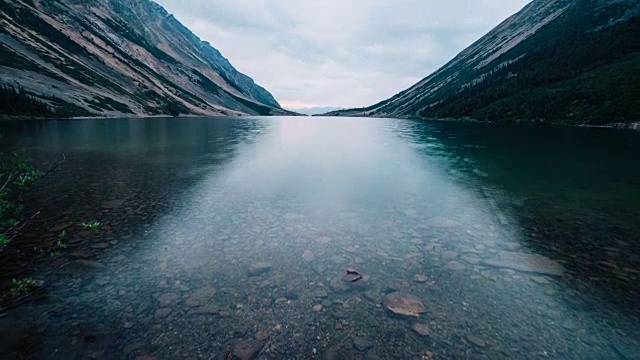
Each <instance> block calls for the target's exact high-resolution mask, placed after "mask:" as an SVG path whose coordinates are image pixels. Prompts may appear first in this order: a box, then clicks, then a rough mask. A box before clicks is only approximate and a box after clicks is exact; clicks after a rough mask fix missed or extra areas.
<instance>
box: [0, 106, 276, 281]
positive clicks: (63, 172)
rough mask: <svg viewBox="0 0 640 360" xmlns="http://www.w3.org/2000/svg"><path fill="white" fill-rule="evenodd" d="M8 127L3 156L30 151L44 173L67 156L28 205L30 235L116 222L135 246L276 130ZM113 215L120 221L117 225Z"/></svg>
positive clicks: (168, 125)
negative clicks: (185, 198)
mask: <svg viewBox="0 0 640 360" xmlns="http://www.w3.org/2000/svg"><path fill="white" fill-rule="evenodd" d="M4 125H5V126H4V127H3V130H2V133H3V134H2V135H3V138H2V144H1V145H2V151H5V152H7V153H8V152H10V151H12V150H13V149H20V148H25V149H26V150H27V153H28V154H29V155H30V156H31V157H33V158H34V161H35V163H36V164H38V165H40V167H42V168H46V167H47V166H48V165H49V164H51V163H54V162H57V161H58V160H59V159H60V157H61V155H60V154H61V153H64V154H65V155H66V161H65V162H64V164H62V166H61V167H60V168H59V169H58V170H57V171H56V172H54V173H52V174H50V175H49V176H47V177H46V178H45V179H44V180H43V181H42V182H41V183H40V185H39V190H38V191H36V192H34V193H33V194H32V195H31V196H30V197H29V198H28V199H27V204H26V205H27V207H28V209H29V210H30V211H33V212H35V211H41V214H40V215H39V217H38V220H39V221H38V222H34V223H33V224H32V225H31V228H30V231H29V233H30V234H31V235H32V236H31V237H33V239H32V240H34V241H37V240H38V239H37V238H39V237H42V236H43V237H44V239H45V240H46V238H47V237H51V236H57V234H54V233H52V232H50V231H49V229H50V228H51V227H55V225H59V224H61V223H62V224H64V223H72V224H75V225H74V226H71V227H69V228H67V229H66V231H67V232H68V233H69V235H70V236H71V235H73V234H76V233H78V232H79V231H80V230H82V229H80V228H79V225H78V224H80V223H82V222H83V221H89V220H91V219H99V220H100V219H101V218H105V219H109V222H110V223H111V224H107V225H111V226H113V227H116V226H125V227H127V228H128V229H126V231H123V233H128V234H129V235H128V237H129V238H136V237H137V235H139V234H140V233H142V232H143V231H144V228H142V227H141V226H140V225H141V224H144V223H147V222H149V221H151V220H152V219H153V218H154V217H156V216H160V215H161V214H162V213H163V212H164V211H167V210H168V209H170V208H171V207H172V206H173V204H174V202H178V201H177V199H178V198H179V197H180V196H181V194H183V193H184V192H185V191H187V190H188V189H189V188H190V187H191V186H193V185H195V184H197V183H198V182H199V181H201V179H203V178H204V177H205V176H207V175H211V174H212V173H215V172H217V171H221V170H222V169H223V168H224V167H225V166H227V165H228V164H229V163H230V162H231V161H233V159H234V158H235V157H236V156H237V155H238V153H239V152H240V151H241V150H242V148H243V147H244V146H246V145H247V144H249V143H251V142H253V141H255V139H256V138H257V137H258V136H260V135H261V134H264V133H265V132H266V131H268V128H269V125H268V124H265V123H261V122H259V121H257V120H255V119H251V118H244V119H241V120H239V119H225V118H215V119H205V118H186V119H174V118H171V119H148V120H141V119H91V120H82V121H71V120H67V121H33V122H8V123H5V124H4ZM113 201H115V203H118V202H122V203H123V205H122V206H120V207H118V208H117V209H116V208H111V207H110V205H108V204H109V203H110V202H113ZM105 204H107V205H105ZM114 212H115V213H116V216H115V217H117V218H121V221H120V220H113V218H114V214H113V213H114ZM103 221H105V220H103ZM112 231H114V232H122V229H113V230H112ZM29 240H30V239H26V240H25V241H23V242H22V243H25V242H26V243H28V242H29ZM8 250H10V249H8ZM15 250H16V251H17V250H18V249H15ZM16 251H5V252H3V253H2V257H3V258H6V257H11V256H15V254H16ZM0 260H5V259H0ZM12 262H13V261H6V262H5V261H2V263H9V264H10V263H12ZM4 273H7V272H4Z"/></svg>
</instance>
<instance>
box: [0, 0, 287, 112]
mask: <svg viewBox="0 0 640 360" xmlns="http://www.w3.org/2000/svg"><path fill="white" fill-rule="evenodd" d="M33 102H36V103H38V104H39V106H36V107H33V106H32V103H33ZM0 114H5V115H42V116H86V115H100V116H122V115H139V116H145V115H163V114H172V115H176V114H191V115H234V116H235V115H280V114H290V112H288V111H286V110H283V109H282V108H281V107H280V105H279V104H278V102H277V101H276V100H275V99H274V98H273V96H272V95H271V94H270V93H269V92H268V91H267V90H265V89H264V88H262V87H260V86H259V85H257V84H256V83H254V81H253V80H252V79H251V78H250V77H248V76H247V75H244V74H242V73H240V72H238V71H237V70H236V69H235V68H234V67H233V66H232V65H231V63H229V61H228V60H227V59H226V58H224V57H223V56H222V54H220V52H219V51H218V50H216V49H215V48H213V47H212V46H211V45H210V44H209V43H207V42H204V41H201V40H200V39H199V38H198V37H197V36H196V35H194V34H193V33H192V32H191V31H189V29H187V28H186V27H184V26H183V25H182V24H181V23H180V22H179V21H178V20H176V19H175V18H174V17H173V16H172V15H170V14H169V13H167V12H166V11H165V10H164V9H163V8H162V7H161V6H160V5H158V4H156V3H154V2H153V1H150V0H0Z"/></svg>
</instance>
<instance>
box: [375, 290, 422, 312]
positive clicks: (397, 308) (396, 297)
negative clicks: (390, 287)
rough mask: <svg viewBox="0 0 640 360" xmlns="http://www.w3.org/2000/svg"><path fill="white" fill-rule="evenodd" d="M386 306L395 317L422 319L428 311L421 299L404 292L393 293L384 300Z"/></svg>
mask: <svg viewBox="0 0 640 360" xmlns="http://www.w3.org/2000/svg"><path fill="white" fill-rule="evenodd" d="M384 306H385V308H386V309H387V310H389V311H390V312H391V313H393V314H395V315H400V316H406V317H420V314H423V313H425V312H426V311H427V309H426V308H425V306H424V304H423V303H422V301H420V299H419V298H418V297H417V296H415V295H411V294H408V293H404V292H393V293H391V294H388V295H387V296H385V298H384Z"/></svg>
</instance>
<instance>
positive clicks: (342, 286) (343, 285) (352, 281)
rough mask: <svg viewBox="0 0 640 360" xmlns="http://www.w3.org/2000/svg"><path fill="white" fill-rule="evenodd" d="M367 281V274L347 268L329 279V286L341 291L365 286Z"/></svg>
mask: <svg viewBox="0 0 640 360" xmlns="http://www.w3.org/2000/svg"><path fill="white" fill-rule="evenodd" d="M368 281H369V275H363V274H360V273H359V272H357V271H356V270H354V269H351V268H349V269H347V270H345V271H343V272H341V273H340V274H338V275H336V277H334V278H333V279H331V282H330V283H329V286H330V287H331V290H333V291H334V292H337V293H342V292H347V291H350V290H354V289H361V288H363V287H366V284H367V283H368Z"/></svg>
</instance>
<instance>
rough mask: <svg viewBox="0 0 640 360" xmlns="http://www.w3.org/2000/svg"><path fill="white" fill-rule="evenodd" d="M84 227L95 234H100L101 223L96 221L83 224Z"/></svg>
mask: <svg viewBox="0 0 640 360" xmlns="http://www.w3.org/2000/svg"><path fill="white" fill-rule="evenodd" d="M82 227H83V228H85V229H87V230H91V231H93V232H98V230H100V222H99V221H96V220H91V221H89V222H83V223H82Z"/></svg>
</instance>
